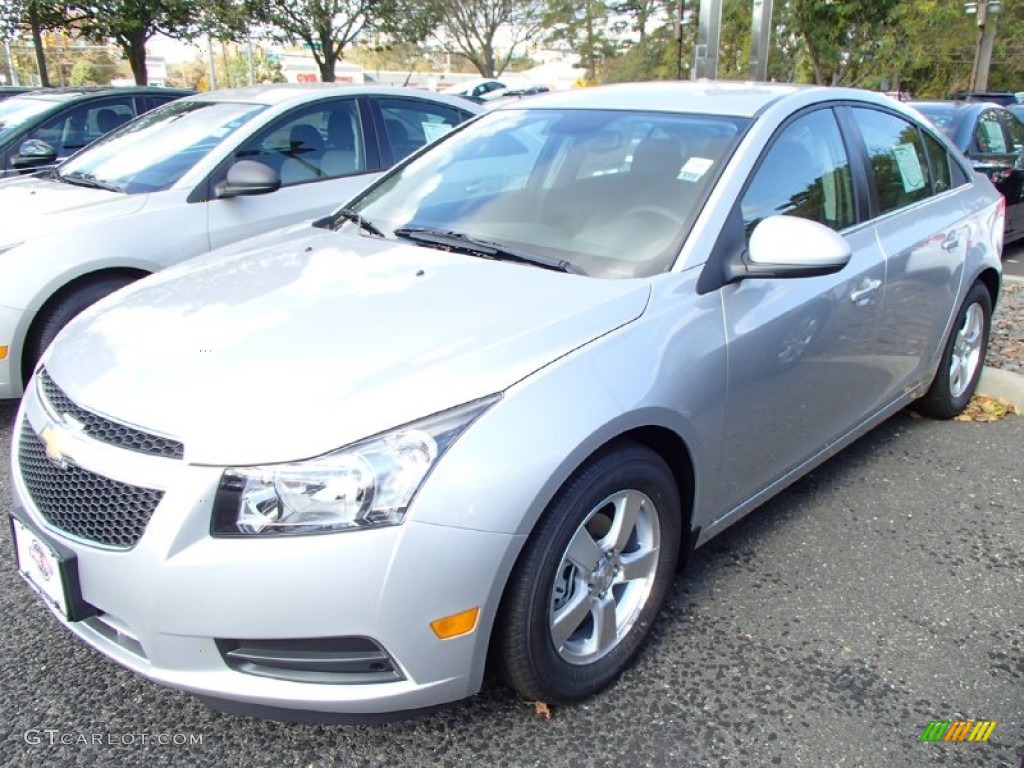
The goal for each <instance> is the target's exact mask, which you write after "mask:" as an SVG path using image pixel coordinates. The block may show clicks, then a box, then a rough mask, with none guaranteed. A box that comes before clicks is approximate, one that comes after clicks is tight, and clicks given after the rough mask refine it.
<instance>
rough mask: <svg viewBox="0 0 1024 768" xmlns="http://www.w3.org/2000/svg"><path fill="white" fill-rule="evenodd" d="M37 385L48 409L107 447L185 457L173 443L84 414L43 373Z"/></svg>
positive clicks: (158, 436)
mask: <svg viewBox="0 0 1024 768" xmlns="http://www.w3.org/2000/svg"><path fill="white" fill-rule="evenodd" d="M38 375H39V382H40V383H41V384H42V388H43V392H44V393H45V395H46V399H47V401H48V402H49V403H50V407H51V408H52V409H53V411H54V412H55V413H57V414H64V415H67V416H70V417H71V418H73V419H74V420H75V421H77V422H78V423H79V424H81V425H82V431H83V432H84V433H85V434H87V435H88V436H89V437H91V438H93V439H94V440H99V441H100V442H101V443H107V444H108V445H116V446H117V447H118V448H124V449H125V450H128V451H136V452H138V453H146V454H149V455H151V456H165V457H167V458H171V459H180V458H181V457H182V456H184V455H185V446H184V445H182V444H181V443H179V442H178V441H177V440H171V439H170V438H168V437H161V436H160V435H151V434H149V433H148V432H143V431H142V430H141V429H135V428H134V427H129V426H127V425H125V424H119V423H118V422H116V421H111V420H110V419H107V418H105V417H103V416H100V415H99V414H96V413H93V412H92V411H87V410H85V408H83V407H82V406H80V405H78V404H77V403H75V402H74V401H73V400H72V399H71V398H70V397H68V396H67V395H66V394H64V390H62V389H61V388H60V387H58V386H57V384H56V383H55V382H54V381H53V379H51V378H50V374H48V373H47V372H46V369H45V368H44V369H42V370H40V371H39V374H38Z"/></svg>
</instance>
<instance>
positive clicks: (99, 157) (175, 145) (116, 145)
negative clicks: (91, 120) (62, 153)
mask: <svg viewBox="0 0 1024 768" xmlns="http://www.w3.org/2000/svg"><path fill="white" fill-rule="evenodd" d="M264 109H265V107H264V106H261V105H259V104H240V103H235V102H203V101H173V102H171V103H170V104H166V105H164V106H162V107H159V108H158V109H155V110H153V111H152V112H147V113H146V114H144V115H142V116H141V117H140V118H138V119H137V120H135V121H133V122H131V123H129V124H127V125H126V126H124V127H123V128H122V129H120V130H118V131H116V132H114V133H112V134H110V135H109V136H107V137H105V138H103V139H101V140H100V141H98V142H97V143H95V144H93V145H92V146H91V147H89V148H88V149H85V150H83V151H82V152H80V153H78V154H77V155H75V156H74V157H72V158H70V159H69V160H67V161H66V162H64V163H62V164H61V165H60V166H59V167H58V169H57V176H58V178H61V179H66V180H68V181H74V180H75V179H83V180H87V181H88V182H89V183H90V184H94V185H96V186H102V187H103V188H105V189H113V190H117V191H119V192H124V193H126V194H138V193H143V192H158V191H160V190H163V189H167V188H169V187H170V186H171V185H172V184H174V183H175V182H176V181H178V179H180V178H181V177H182V176H184V175H185V174H186V173H187V172H188V171H189V170H191V169H192V167H193V166H195V164H196V163H198V162H199V161H200V160H202V159H203V158H204V157H206V156H207V155H208V154H209V153H210V152H211V151H212V150H213V149H214V148H215V147H216V146H218V145H219V144H221V143H222V142H224V141H225V140H226V139H227V138H228V137H229V136H231V134H233V133H234V132H235V131H237V130H238V129H239V128H241V127H242V126H243V125H245V124H246V123H247V122H249V121H250V120H251V119H252V118H253V117H255V116H256V115H257V114H258V113H260V112H261V111H263V110H264Z"/></svg>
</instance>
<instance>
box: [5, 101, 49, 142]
mask: <svg viewBox="0 0 1024 768" xmlns="http://www.w3.org/2000/svg"><path fill="white" fill-rule="evenodd" d="M54 104H55V102H53V101H49V100H47V99H19V98H17V97H12V98H10V99H4V100H3V101H2V102H0V141H3V140H4V139H6V138H7V137H8V136H9V135H10V134H12V133H14V132H15V131H17V130H18V129H19V128H20V127H21V126H22V125H24V124H25V121H27V120H31V119H32V118H33V117H35V116H36V115H41V114H43V113H44V112H47V111H48V110H50V109H53V106H54Z"/></svg>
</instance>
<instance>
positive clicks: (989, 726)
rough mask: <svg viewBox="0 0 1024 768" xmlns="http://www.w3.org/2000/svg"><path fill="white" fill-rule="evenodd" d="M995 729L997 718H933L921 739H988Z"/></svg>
mask: <svg viewBox="0 0 1024 768" xmlns="http://www.w3.org/2000/svg"><path fill="white" fill-rule="evenodd" d="M995 729H996V721H995V720H952V721H950V720H932V721H931V722H930V723H928V727H927V728H925V729H924V733H922V734H921V741H988V737H989V736H991V735H992V731H994V730H995Z"/></svg>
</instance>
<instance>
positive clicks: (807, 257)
mask: <svg viewBox="0 0 1024 768" xmlns="http://www.w3.org/2000/svg"><path fill="white" fill-rule="evenodd" d="M852 255H853V252H852V251H851V250H850V244H849V243H847V242H846V238H844V237H843V236H842V235H839V234H837V233H836V232H834V231H833V230H831V229H829V228H828V227H826V226H825V225H824V224H819V223H818V222H816V221H810V220H808V219H801V218H797V217H796V216H769V217H768V218H766V219H763V220H762V221H761V222H759V223H758V225H757V226H756V227H754V231H753V232H752V233H751V234H750V243H749V245H748V247H747V250H746V251H745V252H743V253H741V254H739V255H738V256H736V257H734V258H733V259H732V260H731V261H730V262H729V263H728V264H727V265H726V275H725V277H726V282H727V283H735V282H738V281H740V280H744V279H749V278H754V277H756V278H793V277H816V276H818V275H831V274H833V273H835V272H838V271H839V270H841V269H842V268H843V267H845V266H846V265H847V264H848V263H849V262H850V257H851V256H852Z"/></svg>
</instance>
